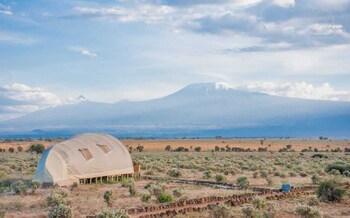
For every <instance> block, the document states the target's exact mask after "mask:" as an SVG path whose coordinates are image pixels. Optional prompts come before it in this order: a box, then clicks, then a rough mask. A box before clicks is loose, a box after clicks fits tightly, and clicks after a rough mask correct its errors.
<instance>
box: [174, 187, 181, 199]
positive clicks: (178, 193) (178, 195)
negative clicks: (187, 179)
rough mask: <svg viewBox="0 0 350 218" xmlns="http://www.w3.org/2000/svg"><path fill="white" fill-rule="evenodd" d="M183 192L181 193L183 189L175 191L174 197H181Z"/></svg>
mask: <svg viewBox="0 0 350 218" xmlns="http://www.w3.org/2000/svg"><path fill="white" fill-rule="evenodd" d="M182 194H183V193H182V191H181V189H178V188H177V189H175V190H174V191H173V195H174V196H175V197H177V198H178V197H181V196H182Z"/></svg>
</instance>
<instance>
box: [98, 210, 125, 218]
mask: <svg viewBox="0 0 350 218" xmlns="http://www.w3.org/2000/svg"><path fill="white" fill-rule="evenodd" d="M96 217H97V218H129V217H130V216H129V214H128V213H127V212H126V211H125V210H123V209H119V210H113V211H100V212H99V213H98V214H97V216H96Z"/></svg>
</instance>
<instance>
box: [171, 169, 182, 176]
mask: <svg viewBox="0 0 350 218" xmlns="http://www.w3.org/2000/svg"><path fill="white" fill-rule="evenodd" d="M168 175H169V176H171V177H180V176H181V172H180V170H178V169H171V170H169V171H168Z"/></svg>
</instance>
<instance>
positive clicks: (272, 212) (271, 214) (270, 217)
mask: <svg viewBox="0 0 350 218" xmlns="http://www.w3.org/2000/svg"><path fill="white" fill-rule="evenodd" d="M276 213H277V211H276V205H275V204H274V203H273V202H266V204H265V210H264V213H263V217H264V218H275V217H276Z"/></svg>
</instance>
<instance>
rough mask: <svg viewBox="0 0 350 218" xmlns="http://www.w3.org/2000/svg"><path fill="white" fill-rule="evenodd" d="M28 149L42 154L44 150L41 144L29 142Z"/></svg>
mask: <svg viewBox="0 0 350 218" xmlns="http://www.w3.org/2000/svg"><path fill="white" fill-rule="evenodd" d="M28 151H29V152H36V153H37V154H42V153H43V152H44V151H45V147H44V145H43V144H31V145H30V147H29V149H28Z"/></svg>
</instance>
